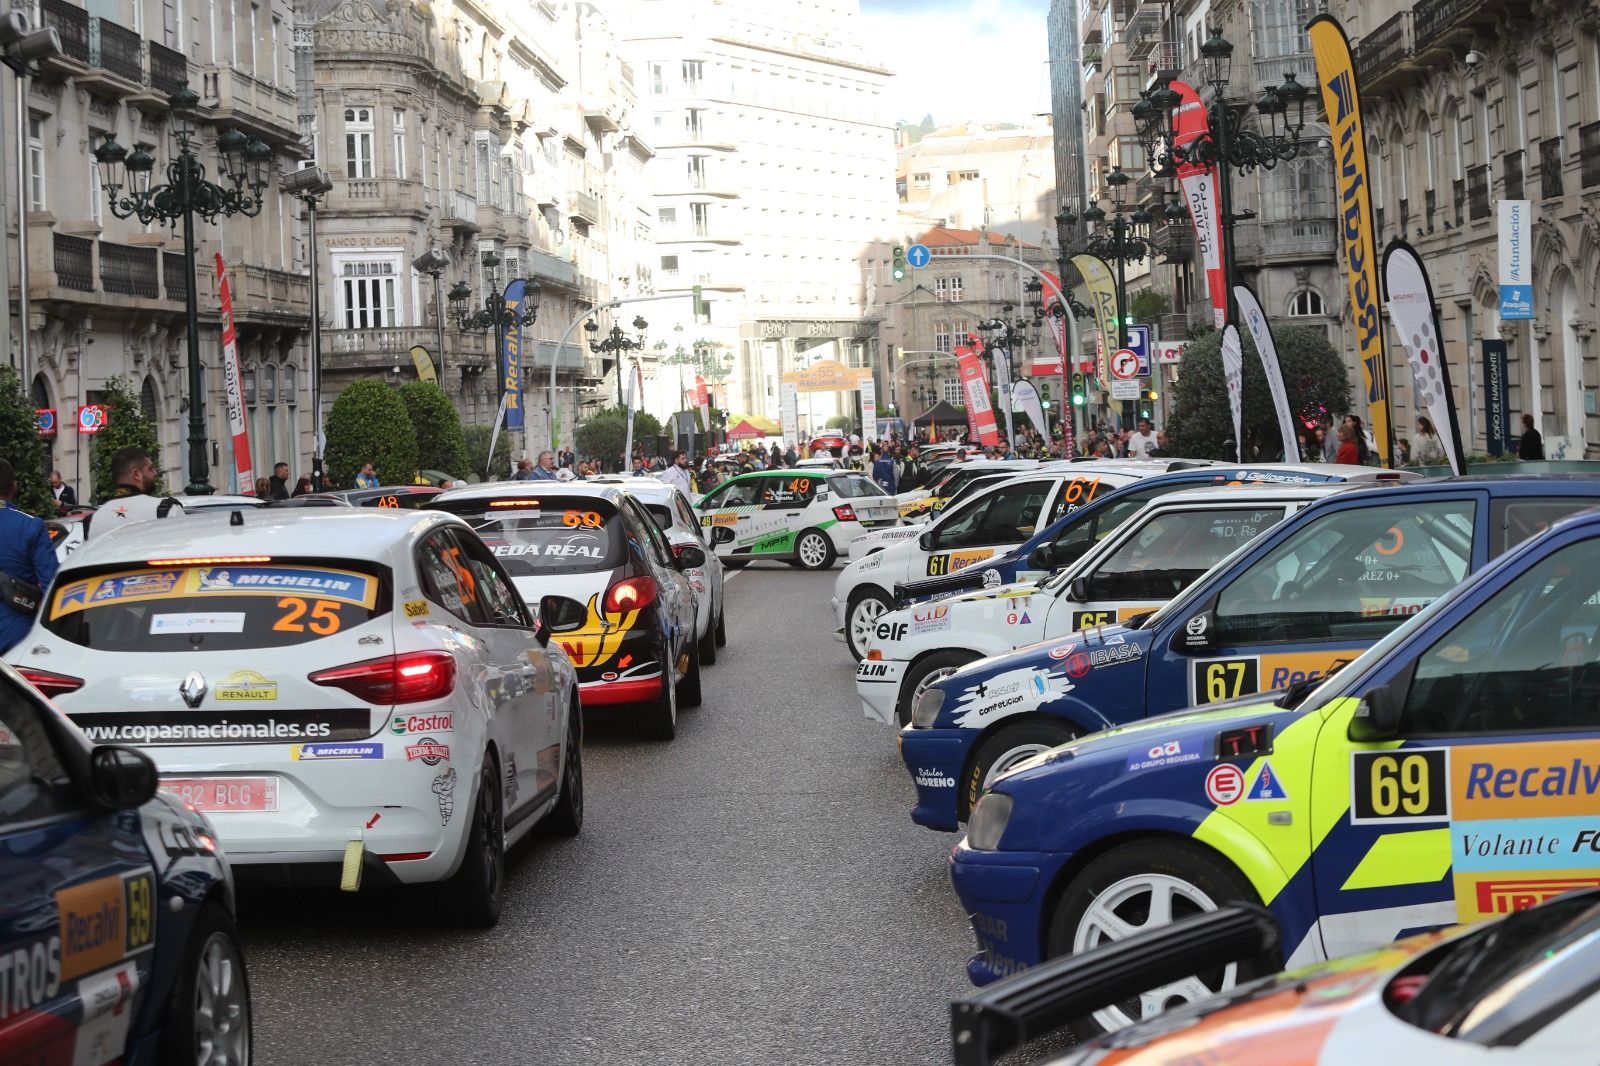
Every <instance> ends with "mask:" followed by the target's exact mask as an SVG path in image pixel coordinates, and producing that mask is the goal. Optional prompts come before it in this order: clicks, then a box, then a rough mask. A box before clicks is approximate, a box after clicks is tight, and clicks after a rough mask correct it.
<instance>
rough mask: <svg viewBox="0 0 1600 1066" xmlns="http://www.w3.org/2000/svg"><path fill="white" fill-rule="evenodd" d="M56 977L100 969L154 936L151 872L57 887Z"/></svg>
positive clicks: (139, 948)
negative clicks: (58, 945)
mask: <svg viewBox="0 0 1600 1066" xmlns="http://www.w3.org/2000/svg"><path fill="white" fill-rule="evenodd" d="M56 918H57V920H58V921H59V923H60V926H61V980H63V981H69V980H72V979H73V978H75V977H81V976H82V975H84V974H87V973H93V972H95V971H96V970H103V969H105V968H106V967H108V966H112V965H114V964H116V963H118V962H121V961H122V960H123V959H125V958H127V957H128V956H130V955H134V954H137V953H138V952H140V951H143V950H144V949H146V948H148V947H149V946H150V945H151V944H152V943H153V942H154V941H155V930H156V900H155V876H154V874H153V873H152V872H151V871H150V870H149V869H144V870H139V871H136V872H134V873H131V874H121V875H114V876H111V877H101V878H98V879H96V880H94V881H89V882H86V883H84V884H81V885H73V886H72V887H71V888H63V889H61V890H59V891H58V892H56Z"/></svg>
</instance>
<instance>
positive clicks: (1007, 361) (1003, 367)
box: [989, 348, 1017, 444]
mask: <svg viewBox="0 0 1600 1066" xmlns="http://www.w3.org/2000/svg"><path fill="white" fill-rule="evenodd" d="M989 354H990V356H991V357H992V358H993V359H994V383H995V390H996V391H997V392H999V393H1000V410H1002V411H1004V412H1005V415H1006V443H1007V444H1009V443H1010V442H1011V441H1014V440H1016V439H1017V433H1016V425H1015V423H1014V422H1013V421H1012V415H1011V406H1012V404H1011V352H1010V350H1008V349H1006V348H991V349H990V350H989Z"/></svg>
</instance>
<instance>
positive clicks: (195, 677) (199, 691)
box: [178, 670, 206, 707]
mask: <svg viewBox="0 0 1600 1066" xmlns="http://www.w3.org/2000/svg"><path fill="white" fill-rule="evenodd" d="M178 694H179V695H180V696H182V697H183V702H184V703H187V704H188V705H189V706H190V707H198V706H200V701H201V700H203V699H205V698H206V679H205V678H204V677H201V676H200V671H198V670H190V671H189V673H188V674H187V675H186V676H185V677H184V679H183V684H181V685H179V686H178Z"/></svg>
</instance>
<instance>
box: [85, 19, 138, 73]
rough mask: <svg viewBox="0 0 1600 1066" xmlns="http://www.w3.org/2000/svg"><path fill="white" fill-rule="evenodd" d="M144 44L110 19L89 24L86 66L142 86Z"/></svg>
mask: <svg viewBox="0 0 1600 1066" xmlns="http://www.w3.org/2000/svg"><path fill="white" fill-rule="evenodd" d="M143 45H144V42H143V41H142V40H141V39H140V37H139V35H138V34H137V33H134V32H133V31H132V30H130V29H126V28H124V27H122V26H119V25H117V24H116V23H115V22H112V21H111V20H110V19H103V18H92V19H90V20H89V65H90V66H92V67H98V68H100V69H101V70H105V71H108V72H110V73H112V74H115V75H116V76H117V77H119V78H122V79H123V80H124V81H127V82H130V83H132V84H133V85H140V84H142V83H143V82H144V48H143Z"/></svg>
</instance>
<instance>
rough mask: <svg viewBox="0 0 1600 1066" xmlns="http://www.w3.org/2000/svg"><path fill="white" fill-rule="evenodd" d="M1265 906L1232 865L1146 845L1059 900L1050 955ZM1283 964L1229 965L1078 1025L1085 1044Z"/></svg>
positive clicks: (1200, 851) (1082, 878)
mask: <svg viewBox="0 0 1600 1066" xmlns="http://www.w3.org/2000/svg"><path fill="white" fill-rule="evenodd" d="M1239 902H1250V903H1259V902H1260V900H1259V898H1258V897H1257V896H1256V893H1255V890H1254V889H1253V888H1251V886H1250V882H1249V881H1247V880H1246V879H1245V877H1244V875H1243V874H1242V873H1240V872H1239V871H1238V869H1236V868H1235V867H1234V866H1233V865H1232V864H1230V863H1228V862H1227V861H1225V860H1224V859H1222V858H1220V857H1219V856H1217V855H1216V854H1215V853H1214V852H1211V851H1209V850H1207V849H1205V848H1202V847H1200V846H1198V845H1195V844H1191V843H1189V842H1188V841H1185V840H1182V839H1180V838H1176V837H1173V838H1163V839H1161V840H1153V839H1150V840H1138V841H1134V842H1132V843H1129V844H1123V845H1122V846H1120V847H1117V848H1113V849H1112V850H1111V851H1108V852H1106V853H1105V854H1104V855H1101V856H1099V857H1098V858H1095V859H1093V860H1092V861H1090V863H1089V864H1088V865H1087V866H1085V867H1084V868H1083V869H1082V870H1081V871H1079V872H1078V875H1077V876H1076V877H1074V878H1073V879H1072V880H1071V881H1070V882H1068V884H1067V887H1066V889H1065V890H1064V891H1063V892H1062V893H1061V898H1060V899H1059V900H1057V901H1056V906H1055V911H1054V913H1053V914H1052V915H1051V918H1050V924H1049V928H1048V930H1047V932H1046V936H1045V955H1046V957H1047V958H1055V957H1056V956H1059V955H1066V954H1070V953H1074V952H1077V951H1086V950H1090V949H1091V948H1092V947H1094V946H1095V945H1097V944H1099V943H1103V942H1105V941H1106V940H1107V939H1111V938H1109V937H1107V936H1106V935H1105V934H1104V924H1105V922H1106V920H1107V919H1108V918H1114V919H1115V920H1117V921H1118V922H1119V923H1120V925H1119V928H1122V929H1128V928H1131V929H1132V931H1134V932H1139V931H1142V930H1143V929H1145V928H1154V927H1156V926H1157V925H1162V924H1165V922H1162V921H1160V920H1159V918H1158V917H1157V916H1158V915H1159V914H1160V913H1165V914H1167V915H1168V920H1171V919H1174V918H1185V917H1189V916H1191V915H1194V914H1199V913H1204V912H1206V911H1211V910H1215V909H1217V908H1219V907H1224V906H1227V905H1228V904H1230V903H1239ZM1280 961H1281V960H1279V959H1277V958H1271V959H1255V960H1247V961H1245V962H1238V963H1229V964H1227V965H1226V966H1219V967H1216V968H1215V969H1213V970H1209V971H1207V972H1205V973H1201V974H1197V975H1195V976H1194V977H1190V978H1186V979H1184V980H1182V981H1177V982H1174V983H1173V984H1171V985H1166V986H1163V987H1162V988H1160V989H1156V990H1153V991H1151V992H1147V993H1145V994H1144V995H1142V996H1139V997H1136V998H1134V999H1130V1000H1128V1001H1126V1002H1124V1003H1122V1004H1120V1005H1117V1006H1113V1007H1108V1008H1106V1009H1104V1010H1100V1011H1096V1012H1095V1013H1094V1014H1093V1015H1091V1016H1090V1017H1087V1018H1080V1019H1078V1020H1076V1021H1074V1022H1073V1023H1072V1031H1073V1033H1074V1034H1076V1035H1077V1037H1078V1038H1079V1039H1080V1040H1087V1039H1089V1038H1090V1037H1092V1036H1096V1035H1099V1034H1101V1033H1106V1032H1111V1031H1113V1030H1116V1029H1121V1028H1123V1027H1124V1026H1126V1025H1129V1024H1131V1023H1132V1022H1133V1021H1137V1020H1139V1018H1140V1017H1141V1016H1145V1017H1148V1016H1149V1015H1150V1014H1152V1013H1154V1012H1156V1011H1158V1010H1160V1009H1164V1008H1165V1007H1166V1006H1169V1005H1172V1004H1174V1003H1177V1002H1182V1001H1189V1000H1194V999H1199V998H1203V997H1204V996H1210V995H1211V994H1213V993H1216V992H1221V991H1225V990H1226V989H1229V988H1232V987H1234V986H1235V985H1238V984H1243V983H1244V982H1246V981H1248V980H1250V979H1251V978H1254V977H1259V976H1261V975H1263V974H1267V973H1273V972H1275V971H1276V970H1277V969H1279V968H1280V965H1279V964H1280Z"/></svg>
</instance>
